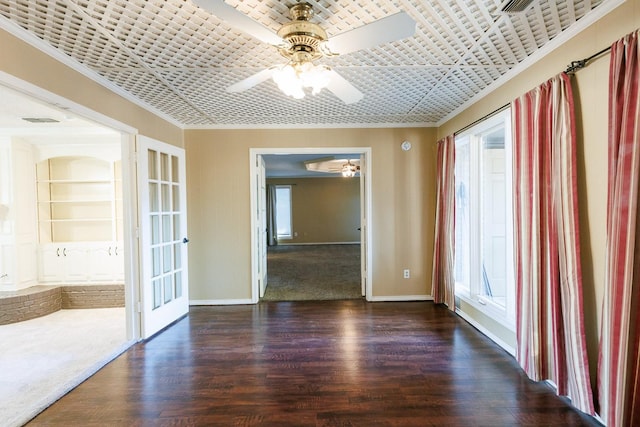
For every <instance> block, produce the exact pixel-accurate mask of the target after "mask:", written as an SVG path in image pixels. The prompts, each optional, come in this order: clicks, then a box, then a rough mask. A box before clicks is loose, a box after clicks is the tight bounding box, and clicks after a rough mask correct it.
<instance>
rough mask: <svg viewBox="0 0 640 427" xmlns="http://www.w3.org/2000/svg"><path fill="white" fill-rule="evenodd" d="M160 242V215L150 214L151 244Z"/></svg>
mask: <svg viewBox="0 0 640 427" xmlns="http://www.w3.org/2000/svg"><path fill="white" fill-rule="evenodd" d="M158 243H160V215H151V244H153V245H156V244H158Z"/></svg>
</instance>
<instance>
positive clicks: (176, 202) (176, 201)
mask: <svg viewBox="0 0 640 427" xmlns="http://www.w3.org/2000/svg"><path fill="white" fill-rule="evenodd" d="M172 188H173V200H172V204H173V211H174V212H179V211H180V187H179V186H178V185H173V186H172Z"/></svg>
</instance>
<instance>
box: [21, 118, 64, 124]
mask: <svg viewBox="0 0 640 427" xmlns="http://www.w3.org/2000/svg"><path fill="white" fill-rule="evenodd" d="M22 120H24V121H25V122H29V123H60V121H59V120H56V119H52V118H49V117H23V118H22Z"/></svg>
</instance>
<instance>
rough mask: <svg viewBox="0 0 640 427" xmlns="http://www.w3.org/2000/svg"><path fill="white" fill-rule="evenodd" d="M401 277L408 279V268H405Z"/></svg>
mask: <svg viewBox="0 0 640 427" xmlns="http://www.w3.org/2000/svg"><path fill="white" fill-rule="evenodd" d="M402 277H404V278H405V279H408V278H410V277H411V271H410V270H409V269H408V268H405V269H404V271H403V273H402Z"/></svg>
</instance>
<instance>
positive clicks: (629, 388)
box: [598, 31, 640, 426]
mask: <svg viewBox="0 0 640 427" xmlns="http://www.w3.org/2000/svg"><path fill="white" fill-rule="evenodd" d="M638 36H639V31H636V32H634V33H632V34H629V35H627V36H626V37H624V38H623V39H621V40H619V41H617V42H616V43H614V44H613V46H612V47H611V60H610V67H609V189H608V197H607V240H606V261H605V262H606V264H605V291H604V301H603V309H602V324H601V326H602V330H601V332H600V353H599V357H598V391H599V398H600V416H601V418H602V419H603V420H604V421H605V422H606V424H607V425H609V426H632V425H633V426H637V425H640V391H639V390H638V389H639V388H640V381H639V376H640V373H639V370H640V368H639V364H640V357H639V354H640V352H639V350H638V340H639V339H640V335H639V327H640V310H639V308H638V304H640V296H639V294H638V293H639V292H640V283H639V282H640V275H639V273H640V271H639V269H640V253H639V251H640V245H638V243H639V242H640V235H639V233H640V230H639V229H638V214H639V211H638V185H639V183H638V178H639V175H640V129H639V126H640V118H639V116H640V96H639V94H638V85H639V83H638V80H639V79H640V65H639V64H638V61H639V60H638V57H639V56H640V52H639V51H640V45H639V44H638Z"/></svg>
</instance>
